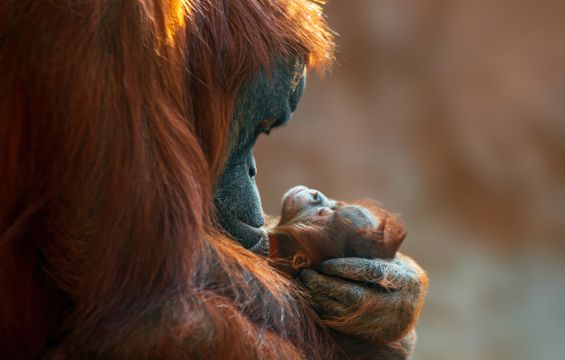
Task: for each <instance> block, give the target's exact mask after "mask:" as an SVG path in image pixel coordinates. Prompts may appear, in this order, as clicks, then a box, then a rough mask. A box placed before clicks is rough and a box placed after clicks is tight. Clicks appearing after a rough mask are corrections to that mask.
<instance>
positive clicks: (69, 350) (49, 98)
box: [0, 0, 332, 359]
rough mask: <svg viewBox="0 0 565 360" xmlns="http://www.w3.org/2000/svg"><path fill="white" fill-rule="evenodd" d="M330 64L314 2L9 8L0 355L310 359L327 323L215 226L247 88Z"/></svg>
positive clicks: (172, 1)
mask: <svg viewBox="0 0 565 360" xmlns="http://www.w3.org/2000/svg"><path fill="white" fill-rule="evenodd" d="M278 59H298V60H304V62H305V63H306V64H307V65H308V66H310V67H312V66H320V67H323V66H324V65H326V64H328V63H329V62H331V59H332V38H331V34H330V32H329V31H328V29H327V28H326V25H325V23H324V21H323V19H322V15H321V10H320V6H319V5H318V4H317V3H315V2H311V1H307V0H277V1H273V0H238V1H221V0H215V1H213V0H161V1H158V0H135V1H134V0H123V1H73V2H69V1H63V0H53V1H37V0H19V1H8V2H2V4H1V5H0V68H1V69H2V73H3V75H2V77H1V78H0V179H1V182H2V186H0V294H2V295H1V296H2V301H1V302H0V319H1V320H0V357H2V358H6V357H7V358H35V357H38V356H41V355H42V354H45V351H46V348H49V350H47V351H50V354H51V355H52V356H57V355H59V356H63V357H83V358H84V357H85V356H86V357H96V356H102V357H112V358H136V359H140V358H155V357H163V358H176V357H179V358H180V357H182V358H185V357H189V358H190V357H194V356H196V357H199V358H228V357H233V358H250V357H257V358H265V359H266V358H293V359H294V358H311V357H325V356H327V354H324V351H331V349H332V346H327V344H326V343H325V341H324V336H323V335H322V332H321V330H320V328H319V327H318V325H317V320H316V316H315V315H314V314H313V313H312V312H311V310H309V309H310V307H309V306H308V305H307V304H305V303H304V301H303V300H302V298H301V297H300V294H299V293H298V292H297V291H296V289H294V288H293V287H292V285H291V284H290V283H289V282H287V280H285V279H284V278H283V277H281V276H280V275H279V274H277V273H276V272H275V271H274V270H272V269H271V268H270V267H269V266H268V265H267V263H266V261H265V260H264V259H262V258H259V257H258V256H256V255H254V254H252V253H250V252H249V251H246V250H244V249H243V248H241V247H240V246H239V245H237V244H235V243H233V242H231V241H230V240H227V239H225V238H224V237H222V236H220V235H218V234H216V233H214V231H213V230H212V229H211V225H210V224H211V223H212V219H211V218H212V205H211V204H212V191H211V188H212V184H213V181H214V179H215V177H216V176H217V175H218V174H219V173H220V172H221V170H222V167H223V163H224V160H225V157H226V152H227V143H228V136H229V128H230V121H231V118H232V114H233V111H234V105H235V101H236V96H237V94H238V93H239V92H240V90H241V88H242V86H244V85H245V84H246V83H247V82H248V81H249V80H250V79H251V78H252V77H253V76H254V74H257V73H258V72H259V70H260V69H268V68H269V66H271V65H272V64H273V63H274V62H275V61H277V60H278Z"/></svg>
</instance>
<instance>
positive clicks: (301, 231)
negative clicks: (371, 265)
mask: <svg viewBox="0 0 565 360" xmlns="http://www.w3.org/2000/svg"><path fill="white" fill-rule="evenodd" d="M405 236H406V231H405V229H404V226H403V225H402V223H401V222H400V220H399V219H398V217H397V216H396V215H394V214H392V213H391V212H389V211H387V210H385V209H383V208H381V207H379V206H377V205H376V204H372V203H370V202H363V203H355V204H353V203H351V204H349V203H345V202H342V201H335V200H332V199H328V198H327V197H326V196H325V195H324V194H322V193H321V192H320V191H318V190H314V189H309V188H307V187H305V186H296V187H294V188H292V189H290V190H289V191H288V192H287V193H286V194H285V195H284V196H283V200H282V210H281V218H280V221H279V223H278V225H277V226H276V227H274V228H273V229H272V230H271V231H270V232H269V242H270V250H269V251H270V254H269V257H270V259H271V260H272V261H273V263H274V265H275V266H276V267H277V268H279V269H280V270H283V271H285V272H288V273H290V274H295V273H297V272H298V271H299V270H300V269H304V268H310V267H313V266H315V265H316V264H318V263H319V262H320V261H322V260H326V259H330V258H336V257H362V258H369V259H371V258H381V259H388V258H394V256H395V254H396V251H397V250H398V248H399V246H400V244H401V243H402V241H403V240H404V237H405Z"/></svg>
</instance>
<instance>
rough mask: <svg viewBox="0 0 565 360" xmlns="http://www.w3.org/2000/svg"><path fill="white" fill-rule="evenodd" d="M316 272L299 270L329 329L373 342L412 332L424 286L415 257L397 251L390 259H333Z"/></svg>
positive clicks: (388, 340) (421, 303)
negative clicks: (395, 255) (394, 256)
mask: <svg viewBox="0 0 565 360" xmlns="http://www.w3.org/2000/svg"><path fill="white" fill-rule="evenodd" d="M316 270H317V271H316ZM316 270H311V269H305V270H303V271H302V272H301V274H300V279H301V280H302V283H303V284H304V286H305V287H306V288H307V289H308V290H309V291H308V292H309V293H310V296H311V298H312V300H313V302H314V305H315V307H316V309H317V311H318V313H319V314H320V317H321V318H322V319H323V320H324V322H325V323H326V325H327V326H328V327H329V328H331V329H333V330H335V331H336V332H339V333H342V334H345V335H348V336H349V337H352V338H354V339H358V340H361V341H366V342H370V343H375V344H386V343H390V342H393V341H396V340H399V339H401V338H403V337H406V336H408V337H409V336H410V334H409V333H410V332H411V330H413V329H414V327H415V324H416V320H417V319H418V317H419V314H420V311H421V310H422V307H423V305H424V298H425V294H426V290H427V288H428V278H427V276H426V274H425V273H424V271H423V270H422V268H420V266H419V265H418V264H416V262H415V261H414V260H412V259H411V258H409V257H408V256H405V255H402V254H400V253H398V254H397V257H396V258H394V259H391V260H383V259H361V258H336V259H330V260H326V261H324V262H322V263H321V264H320V265H319V266H318V267H317V268H316Z"/></svg>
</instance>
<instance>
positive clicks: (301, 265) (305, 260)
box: [292, 252, 312, 270]
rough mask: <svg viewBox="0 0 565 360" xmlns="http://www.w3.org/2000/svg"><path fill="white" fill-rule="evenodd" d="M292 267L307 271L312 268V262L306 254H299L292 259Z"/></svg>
mask: <svg viewBox="0 0 565 360" xmlns="http://www.w3.org/2000/svg"><path fill="white" fill-rule="evenodd" d="M292 267H293V268H294V269H297V270H298V269H306V268H309V267H312V262H311V261H310V258H309V257H308V256H306V254H304V253H302V252H299V253H296V254H294V256H293V257H292Z"/></svg>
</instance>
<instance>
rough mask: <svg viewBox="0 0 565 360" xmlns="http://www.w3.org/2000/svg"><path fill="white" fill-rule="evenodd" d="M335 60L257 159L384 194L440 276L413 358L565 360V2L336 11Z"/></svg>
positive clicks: (333, 5)
mask: <svg viewBox="0 0 565 360" xmlns="http://www.w3.org/2000/svg"><path fill="white" fill-rule="evenodd" d="M326 9H327V11H326V13H327V16H328V21H329V23H330V25H331V26H332V28H333V29H334V30H335V31H336V32H338V33H339V34H340V36H339V37H338V39H337V42H338V44H339V54H338V61H339V65H338V66H336V67H335V68H334V70H333V73H331V74H328V75H327V76H326V78H325V79H324V80H322V81H321V80H320V79H319V78H318V77H316V76H315V75H313V74H311V76H310V78H309V81H308V82H309V83H308V87H307V91H306V94H305V96H304V98H303V101H302V102H301V105H300V106H299V108H298V110H297V112H296V114H295V116H294V118H293V120H292V121H291V123H290V124H289V125H288V127H287V128H286V129H284V130H279V131H275V132H274V133H273V134H271V136H270V137H268V138H266V137H263V138H261V140H260V141H259V143H258V145H257V147H256V150H255V155H256V158H257V163H258V166H259V174H258V183H259V187H260V189H261V194H262V196H263V205H264V208H265V211H266V212H268V213H270V214H278V212H279V201H280V197H281V195H282V193H283V192H284V191H285V190H287V189H288V188H290V187H291V186H293V185H297V184H304V185H308V186H312V187H317V188H319V189H320V190H322V191H324V192H326V193H327V194H328V195H330V196H332V197H335V198H339V199H344V200H347V199H354V198H362V197H370V198H375V199H378V200H380V201H382V202H383V203H384V205H385V206H386V207H388V208H391V209H394V210H396V211H398V212H400V213H401V214H402V215H403V218H404V219H405V221H406V223H407V224H408V229H409V235H408V237H407V239H406V241H405V243H404V245H403V247H402V250H403V251H404V252H405V253H407V254H409V255H411V256H413V257H414V258H416V259H417V260H418V261H419V262H420V263H421V265H422V266H423V267H424V268H425V269H426V270H427V271H428V272H429V276H430V279H431V283H430V290H429V293H428V298H427V305H426V307H425V309H424V312H423V314H422V318H421V320H420V323H419V326H418V329H419V331H418V333H419V340H418V344H417V347H416V352H415V354H414V357H413V358H414V359H416V360H423V359H434V360H441V359H461V360H466V359H473V360H474V359H563V358H565V339H564V336H565V251H564V250H565V242H564V240H565V235H564V233H565V2H562V1H558V0H555V1H552V0H536V1H533V0H529V1H525V0H475V1H468V0H452V1H440V0H420V1H410V0H348V1H344V0H334V1H333V2H330V3H329V4H328V5H327V7H326Z"/></svg>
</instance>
